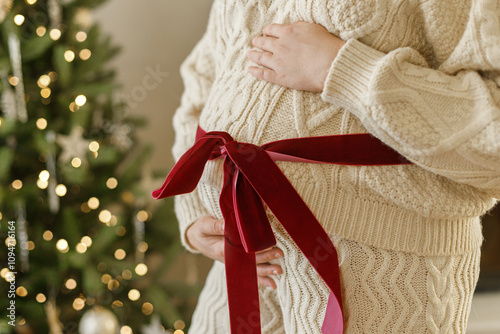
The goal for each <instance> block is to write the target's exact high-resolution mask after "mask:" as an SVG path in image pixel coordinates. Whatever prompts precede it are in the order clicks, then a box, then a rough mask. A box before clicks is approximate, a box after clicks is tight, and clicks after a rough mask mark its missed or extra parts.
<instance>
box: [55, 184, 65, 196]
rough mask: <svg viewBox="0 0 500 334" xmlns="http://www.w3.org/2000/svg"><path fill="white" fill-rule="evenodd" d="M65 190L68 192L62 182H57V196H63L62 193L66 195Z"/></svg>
mask: <svg viewBox="0 0 500 334" xmlns="http://www.w3.org/2000/svg"><path fill="white" fill-rule="evenodd" d="M67 192H68V189H67V188H66V186H65V185H64V184H58V185H57V186H56V195H57V196H59V197H63V196H64V195H66V193H67Z"/></svg>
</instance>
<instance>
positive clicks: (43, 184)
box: [36, 179, 49, 189]
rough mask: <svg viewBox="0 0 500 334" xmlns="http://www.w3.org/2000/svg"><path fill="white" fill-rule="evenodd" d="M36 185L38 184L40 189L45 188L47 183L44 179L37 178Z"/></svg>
mask: <svg viewBox="0 0 500 334" xmlns="http://www.w3.org/2000/svg"><path fill="white" fill-rule="evenodd" d="M36 185H37V186H38V188H40V189H47V187H48V186H49V183H48V182H47V181H44V180H40V179H38V180H37V181H36Z"/></svg>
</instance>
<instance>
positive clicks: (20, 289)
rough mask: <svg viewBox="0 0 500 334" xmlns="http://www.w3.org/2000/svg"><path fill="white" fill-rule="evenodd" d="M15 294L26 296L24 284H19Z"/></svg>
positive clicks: (26, 291)
mask: <svg viewBox="0 0 500 334" xmlns="http://www.w3.org/2000/svg"><path fill="white" fill-rule="evenodd" d="M16 294H17V295H18V296H19V297H26V296H27V295H28V290H27V289H26V288H25V287H24V286H20V287H18V288H17V289H16Z"/></svg>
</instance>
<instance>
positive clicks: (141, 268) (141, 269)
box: [135, 263, 148, 276]
mask: <svg viewBox="0 0 500 334" xmlns="http://www.w3.org/2000/svg"><path fill="white" fill-rule="evenodd" d="M135 272H136V274H137V275H139V276H144V275H146V273H147V272H148V267H147V266H146V265H145V264H144V263H139V264H138V265H137V266H136V267H135Z"/></svg>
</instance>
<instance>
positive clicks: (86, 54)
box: [79, 49, 92, 60]
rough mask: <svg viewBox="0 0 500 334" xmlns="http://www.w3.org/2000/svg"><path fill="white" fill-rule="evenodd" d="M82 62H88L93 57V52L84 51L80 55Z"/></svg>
mask: <svg viewBox="0 0 500 334" xmlns="http://www.w3.org/2000/svg"><path fill="white" fill-rule="evenodd" d="M79 55H80V59H81V60H88V59H89V58H90V56H91V55H92V52H91V51H90V50H89V49H83V50H81V51H80V53H79Z"/></svg>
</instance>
